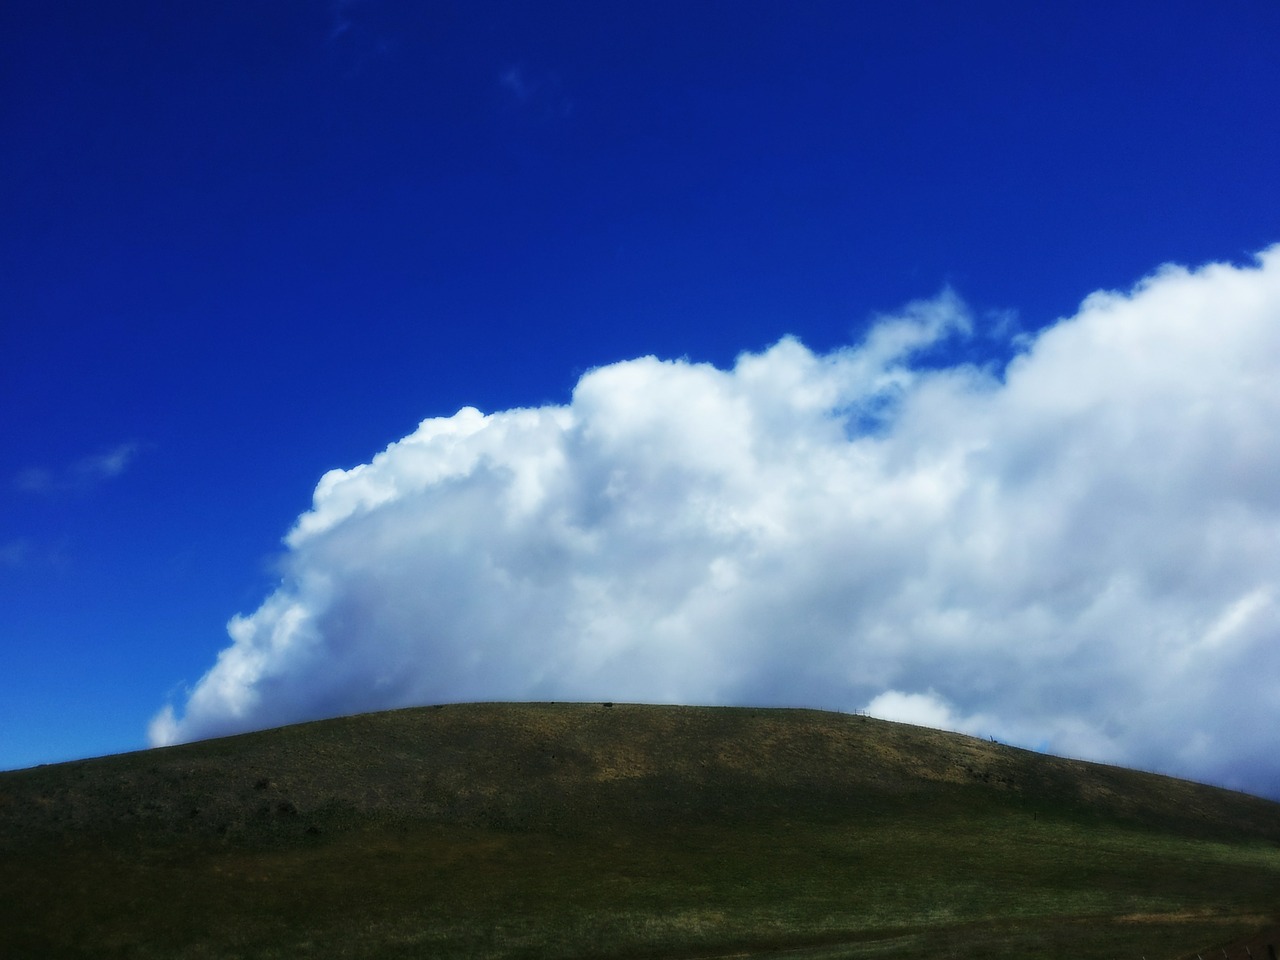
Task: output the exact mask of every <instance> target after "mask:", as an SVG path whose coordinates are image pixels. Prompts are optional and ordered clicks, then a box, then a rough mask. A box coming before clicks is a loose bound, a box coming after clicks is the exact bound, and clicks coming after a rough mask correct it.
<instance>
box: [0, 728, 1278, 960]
mask: <svg viewBox="0 0 1280 960" xmlns="http://www.w3.org/2000/svg"><path fill="white" fill-rule="evenodd" d="M0 858H2V859H0V864H2V865H3V870H0V955H4V956H40V957H44V956H48V957H58V956H63V957H111V956H119V957H138V958H150V957H189V958H230V957H244V958H250V957H252V958H269V957H282V958H283V957H352V958H355V957H361V958H363V957H379V958H380V957H387V958H392V957H440V958H453V957H457V958H463V957H466V958H515V957H540V958H541V957H547V958H597V957H598V958H610V957H653V958H660V957H661V958H678V957H687V958H693V957H711V956H724V955H731V954H745V955H753V956H755V955H759V956H769V955H777V956H781V957H788V958H795V960H819V958H834V957H899V956H905V955H916V954H918V955H921V956H929V957H964V958H993V960H994V958H1005V957H1008V958H1013V957H1018V958H1020V960H1024V958H1027V957H1066V956H1070V957H1073V958H1084V960H1088V958H1095V957H1096V958H1099V960H1102V958H1108V960H1116V958H1122V957H1133V958H1138V957H1142V956H1145V957H1147V958H1148V960H1157V958H1161V957H1164V958H1173V957H1181V956H1184V955H1187V954H1191V955H1192V956H1194V952H1195V951H1196V950H1197V949H1204V948H1207V947H1210V946H1212V945H1214V944H1217V943H1222V942H1226V941H1228V940H1230V939H1232V938H1234V937H1237V936H1239V935H1241V934H1243V933H1246V932H1248V931H1250V930H1252V929H1255V928H1258V927H1261V926H1263V925H1264V924H1266V923H1268V922H1270V921H1271V920H1272V919H1273V918H1274V916H1275V911H1276V909H1277V907H1280V805H1277V804H1272V803H1268V802H1266V801H1261V800H1258V799H1256V798H1251V797H1246V796H1244V795H1241V794H1235V793H1229V792H1227V791H1221V790H1215V789H1213V788H1210V787H1204V786H1200V785H1195V784H1188V783H1185V782H1183V781H1176V780H1169V779H1167V778H1161V777H1154V776H1151V775H1147V774H1139V773H1134V772H1132V771H1120V770H1116V769H1114V768H1107V767H1100V766H1097V765H1093V764H1083V763H1076V762H1071V761H1064V760H1058V759H1055V758H1048V757H1042V756H1038V755H1035V754H1031V753H1027V752H1025V751H1019V750H1013V749H1011V748H1007V747H1001V746H999V745H996V744H990V743H986V742H983V741H978V740H973V739H972V738H967V737H960V736H956V735H950V734H941V733H937V732H936V731H929V730H923V729H921V728H914V727H906V726H902V725H896V724H888V723H883V722H879V721H871V720H867V719H865V718H860V717H849V716H842V715H832V714H820V713H813V712H807V711H755V710H736V711H735V710H722V709H717V710H711V709H704V710H698V709H694V708H658V707H652V708H642V707H630V706H618V707H616V708H604V707H601V706H600V705H590V706H588V705H527V706H515V705H488V706H477V705H472V706H457V707H449V708H444V709H438V710H432V709H427V710H418V711H400V712H396V713H390V714H377V715H369V716H365V717H357V718H349V719H346V720H342V721H331V722H325V723H320V724H308V725H304V726H299V727H292V728H285V729H282V730H278V731H269V732H266V733H262V734H253V735H249V736H246V737H237V738H228V739H226V740H220V741H210V742H206V743H202V744H192V745H189V746H185V747H180V748H173V749H170V750H164V751H149V752H145V753H140V754H133V755H129V756H123V757H115V758H107V759H104V760H99V761H89V762H82V763H77V764H66V765H60V766H58V767H47V768H39V769H36V770H30V771H19V772H16V773H10V774H2V775H0ZM780 951H782V952H780Z"/></svg>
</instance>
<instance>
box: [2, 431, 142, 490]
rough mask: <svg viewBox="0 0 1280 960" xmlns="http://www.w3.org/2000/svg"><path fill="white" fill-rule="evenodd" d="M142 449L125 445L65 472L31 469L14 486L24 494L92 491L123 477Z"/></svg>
mask: <svg viewBox="0 0 1280 960" xmlns="http://www.w3.org/2000/svg"><path fill="white" fill-rule="evenodd" d="M140 449H141V445H140V444H138V443H134V442H130V443H121V444H117V445H116V446H114V447H112V448H110V449H109V450H106V451H104V452H103V453H99V454H94V455H92V456H88V457H83V458H81V459H80V460H77V461H76V462H75V463H73V464H71V465H70V466H68V467H66V468H64V469H58V470H54V469H50V468H48V467H28V468H27V469H25V470H23V471H21V472H20V473H18V474H17V475H16V476H15V477H14V478H13V486H14V488H15V489H17V490H21V491H23V492H24V493H35V494H50V493H56V492H59V491H64V490H86V489H90V488H92V487H96V486H98V485H99V484H101V483H104V482H106V481H107V480H114V479H115V478H116V477H118V476H120V475H121V474H123V473H124V472H125V471H126V470H128V469H129V465H130V464H131V463H133V461H134V459H135V458H136V457H137V455H138V451H139V450H140Z"/></svg>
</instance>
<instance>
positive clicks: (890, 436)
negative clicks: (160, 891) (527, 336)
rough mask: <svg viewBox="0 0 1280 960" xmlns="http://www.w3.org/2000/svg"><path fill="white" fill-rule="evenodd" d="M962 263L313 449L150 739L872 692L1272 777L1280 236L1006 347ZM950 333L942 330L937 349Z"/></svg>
mask: <svg viewBox="0 0 1280 960" xmlns="http://www.w3.org/2000/svg"><path fill="white" fill-rule="evenodd" d="M969 326H970V323H969V319H968V317H967V315H966V313H965V310H964V307H963V305H962V304H961V303H960V302H959V301H958V300H957V299H956V298H955V297H954V296H953V295H950V294H945V295H943V296H942V297H939V298H938V299H936V300H934V301H929V302H925V303H918V304H913V305H911V306H909V307H908V308H906V309H905V310H904V311H903V312H902V313H901V315H899V316H895V317H888V318H882V319H881V320H880V321H879V323H878V324H877V325H876V326H875V328H874V329H873V330H872V331H871V333H870V334H869V335H868V336H867V337H866V339H865V340H864V341H863V342H862V343H861V344H859V345H857V346H854V347H850V348H848V349H844V350H839V351H835V352H833V353H829V354H815V353H813V352H811V351H810V350H808V349H807V348H806V347H805V346H803V345H802V344H801V343H799V342H798V341H796V340H793V339H784V340H782V341H780V342H779V343H777V344H776V345H774V346H773V347H771V348H769V349H768V350H765V351H764V352H761V353H746V354H743V355H742V356H741V357H739V358H738V360H737V362H736V364H735V365H734V367H733V368H732V369H730V370H720V369H717V368H715V367H712V366H709V365H706V364H696V363H691V362H687V361H663V360H658V359H655V358H652V357H647V358H642V359H638V360H632V361H628V362H625V363H616V364H612V365H609V366H605V367H601V368H599V369H596V370H593V371H591V372H590V373H588V374H587V375H585V376H584V377H583V378H582V379H581V381H580V382H579V383H578V385H577V388H576V389H575V391H574V393H573V397H572V400H571V401H570V402H569V403H568V404H567V405H564V406H547V407H540V408H536V409H518V410H509V411H505V412H500V413H495V414H491V415H488V416H485V415H482V414H481V413H479V412H478V411H476V410H473V409H470V408H465V409H463V410H461V411H459V412H458V413H457V414H455V415H454V416H452V417H444V418H438V419H431V420H426V421H423V423H422V424H421V425H420V426H419V428H418V429H417V431H415V432H414V433H413V434H411V435H410V436H408V437H405V438H404V439H403V440H401V441H399V442H397V443H394V444H392V445H391V446H390V447H388V448H387V449H386V450H385V451H383V452H382V453H380V454H379V455H377V456H376V457H374V458H373V459H372V460H371V461H370V462H369V463H367V464H364V465H362V466H359V467H356V468H354V469H352V470H335V471H331V472H330V473H328V474H326V475H325V476H324V477H323V478H322V479H321V481H320V483H319V485H318V486H317V488H316V491H315V498H314V503H313V505H312V507H311V509H310V510H309V511H307V512H306V513H304V514H303V515H302V516H301V517H299V519H298V521H297V523H296V524H295V526H294V528H293V530H292V531H291V532H290V533H289V535H288V538H287V546H288V554H287V558H286V575H285V577H284V579H283V582H282V583H281V585H280V587H279V589H278V590H277V591H276V592H275V593H274V594H273V595H272V596H271V597H269V598H268V599H267V600H266V602H265V603H264V604H263V605H262V607H260V608H259V609H258V610H257V611H255V612H254V613H252V614H250V615H248V616H243V617H236V618H235V619H233V620H232V622H231V624H230V633H231V638H232V643H231V645H230V646H229V647H227V648H226V649H225V650H224V651H223V652H222V653H221V654H220V656H219V658H218V661H217V663H216V664H215V665H214V666H213V668H212V669H211V670H210V671H209V673H208V674H206V675H205V677H204V678H203V679H202V680H201V681H200V682H199V683H198V684H197V685H196V687H195V688H194V689H193V690H192V691H191V692H190V695H189V696H188V698H187V701H186V703H185V705H184V706H183V707H182V709H181V710H180V711H170V712H165V713H162V714H161V715H159V716H158V717H157V720H156V723H155V726H154V728H153V731H152V736H153V739H154V740H155V741H156V742H171V741H174V740H181V739H189V738H197V737H203V736H210V735H216V734H221V733H227V732H232V731H237V730H244V729H248V728H252V727H260V726H266V725H270V724H275V723H283V722H287V721H293V720H299V719H303V718H310V717H317V716H322V715H329V714H339V713H345V712H352V711H357V710H373V709H381V708H388V707H394V706H400V705H407V704H414V703H425V702H438V701H452V700H472V699H575V698H581V699H601V700H604V699H609V700H627V699H635V700H651V701H683V702H714V703H744V704H745V703H752V704H795V705H810V706H819V707H830V708H843V709H862V708H866V709H869V710H872V712H876V711H877V710H880V711H884V712H886V714H892V715H895V716H897V717H898V718H901V719H912V718H914V722H924V723H929V724H935V725H942V726H953V727H955V728H957V729H967V730H970V731H972V732H979V733H982V734H990V735H993V736H997V737H998V738H1000V739H1002V740H1007V741H1011V742H1015V743H1024V744H1028V745H1037V746H1043V747H1046V748H1048V749H1050V750H1053V751H1055V752H1063V753H1068V754H1072V755H1077V756H1086V757H1091V758H1095V759H1102V760H1108V761H1117V762H1123V763H1129V764H1134V765H1138V766H1142V767H1146V768H1154V769H1160V770H1165V771H1169V772H1175V773H1179V774H1183V775H1188V776H1193V777H1198V778H1202V779H1208V780H1212V781H1215V782H1223V783H1228V784H1231V785H1235V786H1242V787H1247V788H1251V789H1254V790H1259V791H1265V792H1268V793H1270V794H1272V795H1276V796H1280V759H1278V758H1280V725H1276V724H1274V723H1272V722H1271V720H1272V719H1273V718H1274V717H1275V716H1277V715H1280V682H1278V681H1280V600H1278V598H1280V484H1278V483H1277V482H1276V478H1277V477H1280V247H1276V248H1272V249H1270V250H1268V251H1266V252H1264V253H1263V254H1261V255H1260V256H1259V258H1258V260H1257V262H1256V264H1253V265H1250V266H1246V267H1238V266H1231V265H1222V264H1215V265H1210V266H1206V267H1203V268H1201V269H1198V270H1194V271H1191V270H1186V269H1183V268H1178V267H1165V268H1162V269H1161V270H1160V271H1158V272H1157V273H1155V274H1154V275H1152V276H1151V277H1149V278H1147V279H1146V280H1144V281H1142V282H1141V283H1140V284H1138V285H1137V286H1136V287H1135V288H1134V289H1133V290H1132V291H1130V292H1128V293H1114V292H1108V293H1096V294H1093V295H1092V296H1090V297H1088V298H1087V299H1086V300H1085V302H1084V303H1083V304H1082V306H1081V308H1080V310H1079V312H1078V313H1077V314H1076V315H1075V316H1073V317H1071V318H1068V319H1064V320H1061V321H1059V322H1057V323H1056V324H1054V325H1052V326H1051V327H1049V328H1048V329H1046V330H1044V331H1043V332H1042V333H1040V334H1038V335H1035V336H1033V337H1024V336H1023V335H1019V338H1020V340H1019V342H1020V343H1021V344H1022V345H1023V348H1024V349H1023V350H1022V352H1021V353H1020V354H1019V355H1018V356H1017V357H1016V359H1015V360H1014V361H1013V362H1012V363H1010V364H1009V366H1008V367H1007V369H1005V370H1003V371H990V370H983V369H977V368H975V367H972V366H967V365H950V366H948V365H941V366H940V365H939V361H938V357H939V356H940V355H942V354H941V353H940V351H941V350H943V349H945V347H946V344H947V342H948V340H949V338H956V337H964V336H967V335H968V330H969ZM926 353H927V354H928V358H929V362H928V363H923V362H921V358H922V357H923V356H925V354H926Z"/></svg>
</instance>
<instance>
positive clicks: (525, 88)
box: [498, 64, 573, 120]
mask: <svg viewBox="0 0 1280 960" xmlns="http://www.w3.org/2000/svg"><path fill="white" fill-rule="evenodd" d="M498 86H499V88H500V89H501V90H503V92H504V93H505V94H506V95H507V98H508V99H509V101H510V102H511V103H512V104H513V105H514V106H515V107H516V108H518V109H520V110H523V111H530V112H532V113H533V115H534V116H535V117H537V118H540V119H544V120H554V119H564V118H566V117H568V116H570V115H571V114H572V113H573V101H572V100H570V99H569V98H568V97H567V96H565V94H564V90H563V86H562V84H561V83H560V80H559V78H558V77H556V76H554V75H553V74H547V73H543V74H536V73H531V72H530V71H529V70H527V69H526V68H525V67H524V66H523V65H522V64H513V65H512V66H509V67H507V69H505V70H503V71H502V72H501V73H500V74H498Z"/></svg>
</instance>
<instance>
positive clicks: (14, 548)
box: [0, 540, 31, 568]
mask: <svg viewBox="0 0 1280 960" xmlns="http://www.w3.org/2000/svg"><path fill="white" fill-rule="evenodd" d="M30 555H31V544H30V543H28V542H27V541H26V540H10V541H8V542H7V543H0V567H12V568H17V567H22V566H26V563H27V559H28V557H30Z"/></svg>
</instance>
